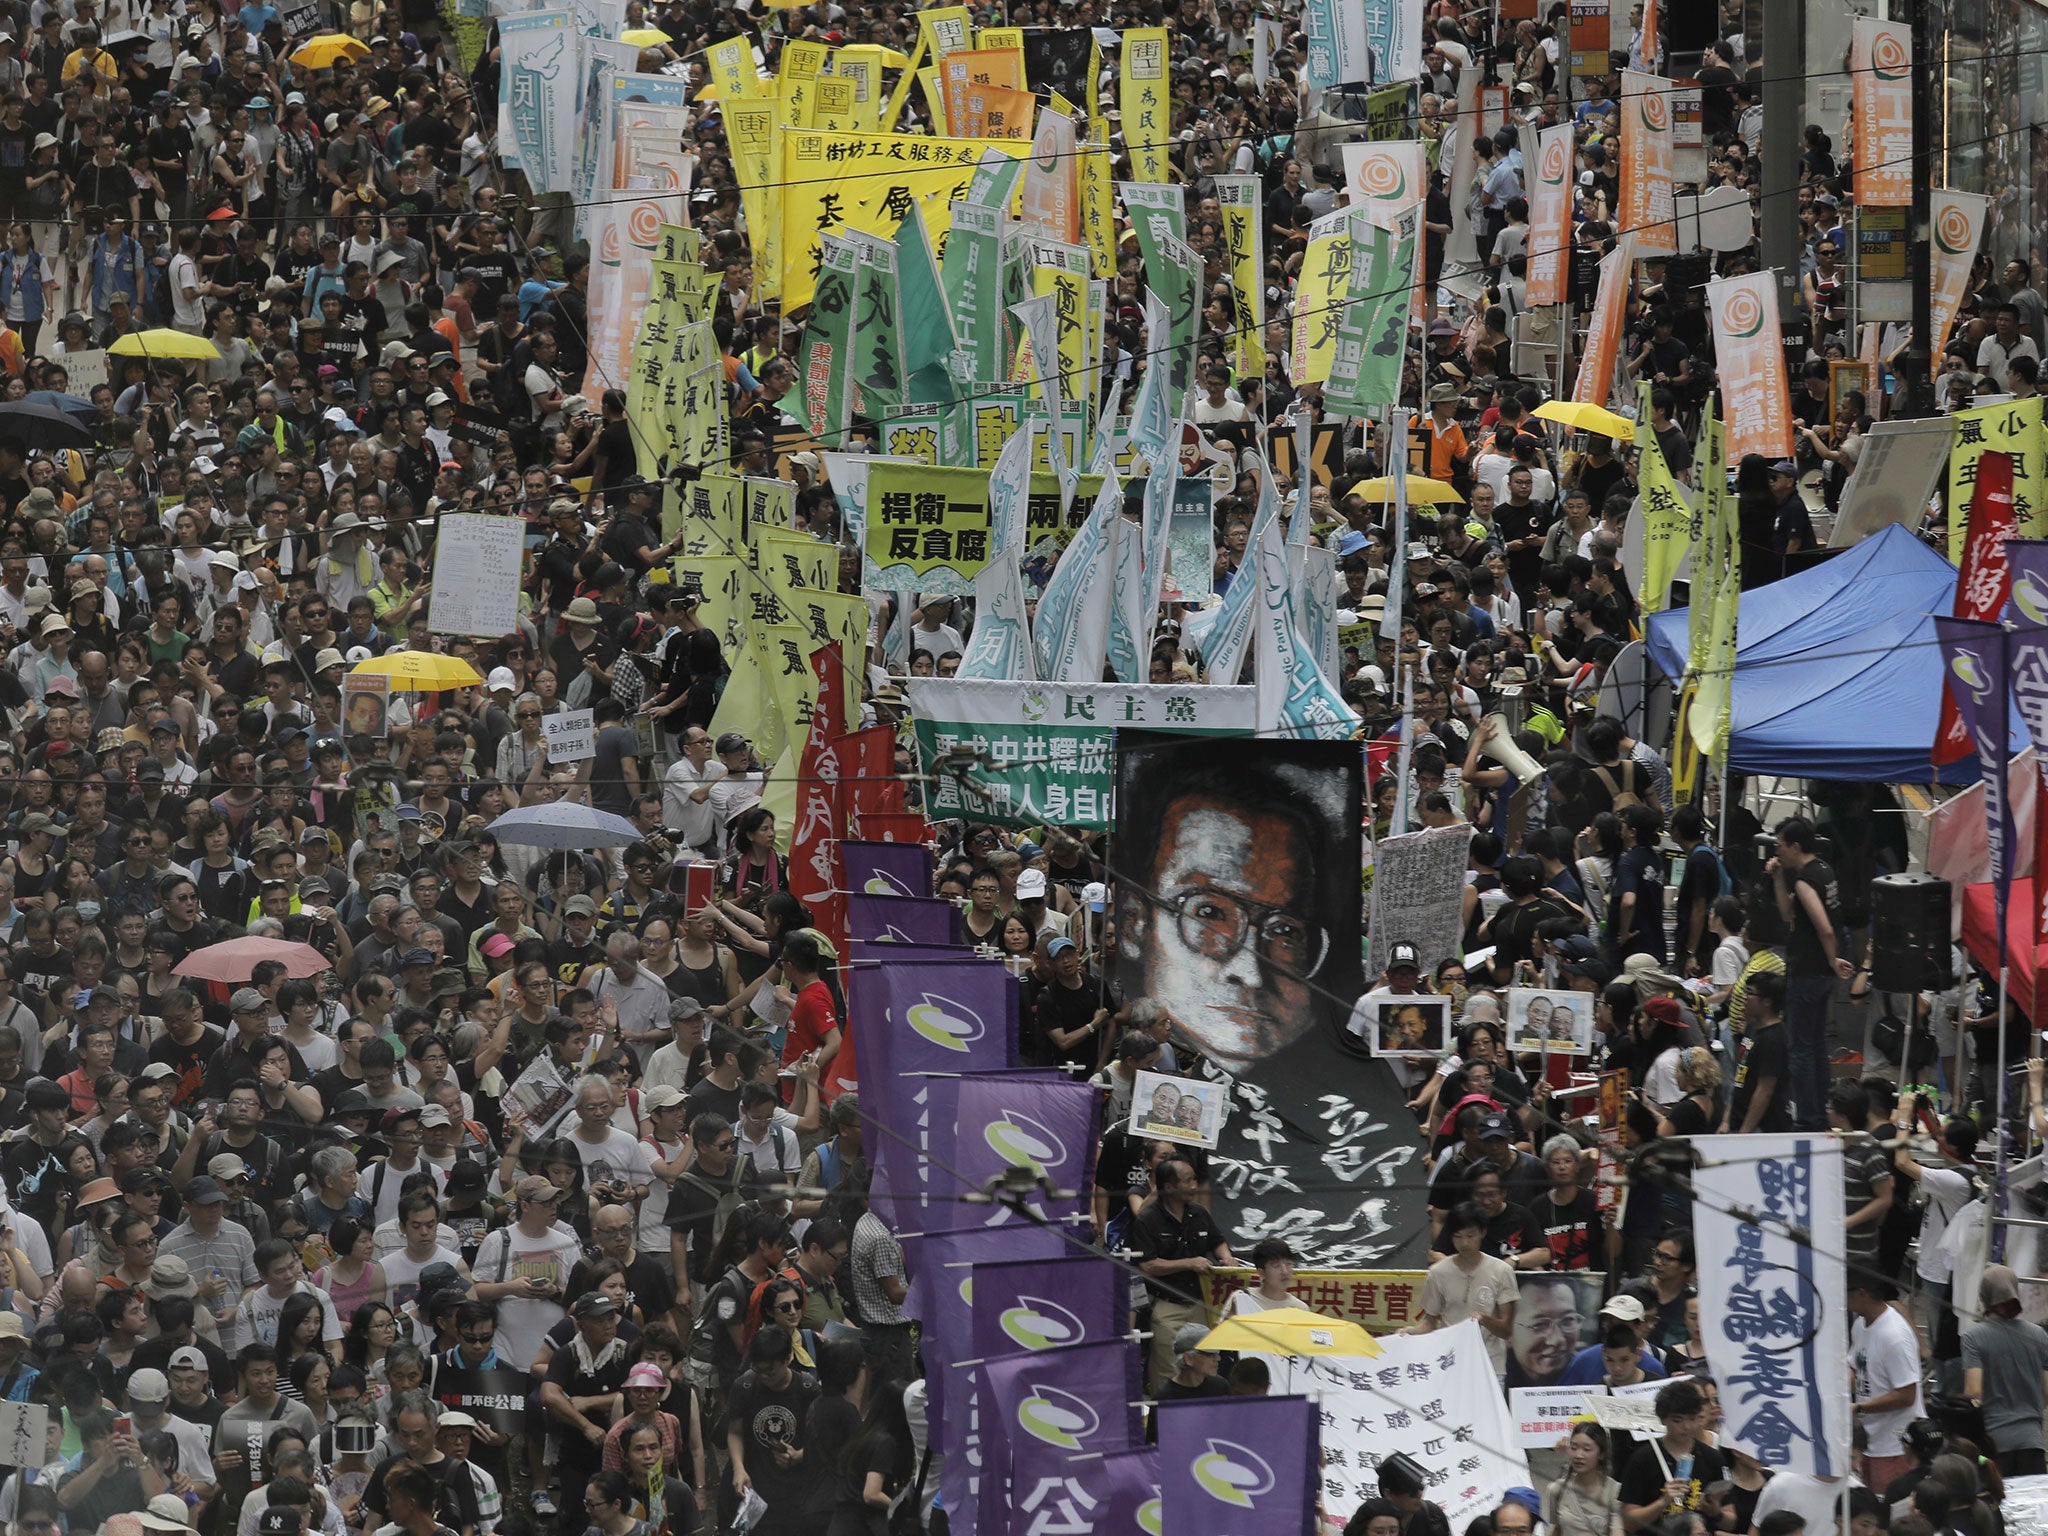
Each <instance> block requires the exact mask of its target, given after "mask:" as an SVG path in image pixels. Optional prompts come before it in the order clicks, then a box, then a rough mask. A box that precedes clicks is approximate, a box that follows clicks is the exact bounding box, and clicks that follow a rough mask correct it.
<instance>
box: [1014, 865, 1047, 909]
mask: <svg viewBox="0 0 2048 1536" xmlns="http://www.w3.org/2000/svg"><path fill="white" fill-rule="evenodd" d="M1044 894H1045V871H1044V870H1042V869H1027V870H1025V871H1024V872H1023V873H1022V874H1020V875H1018V876H1017V899H1018V900H1019V901H1036V900H1038V899H1039V898H1040V897H1041V896H1043V895H1044Z"/></svg>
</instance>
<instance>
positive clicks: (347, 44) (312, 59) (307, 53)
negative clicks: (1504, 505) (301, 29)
mask: <svg viewBox="0 0 2048 1536" xmlns="http://www.w3.org/2000/svg"><path fill="white" fill-rule="evenodd" d="M369 56H370V49H369V45H368V44H366V43H362V42H358V41H357V40H356V39H355V38H353V37H348V36H346V35H344V34H343V33H340V32H323V33H321V34H320V36H318V37H309V38H307V39H306V40H305V41H304V42H303V43H301V44H299V46H298V47H297V48H295V49H294V50H292V54H291V61H292V62H293V63H294V64H300V65H303V66H305V67H306V68H307V69H332V68H334V66H335V65H337V64H340V63H344V62H346V63H354V62H355V61H356V60H357V59H367V58H368V57H369Z"/></svg>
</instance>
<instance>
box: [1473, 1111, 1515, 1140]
mask: <svg viewBox="0 0 2048 1536" xmlns="http://www.w3.org/2000/svg"><path fill="white" fill-rule="evenodd" d="M1479 1136H1480V1139H1481V1140H1482V1141H1483V1140H1485V1139H1486V1138H1487V1137H1489V1136H1505V1137H1508V1138H1510V1139H1512V1138H1513V1136H1514V1132H1513V1131H1511V1130H1510V1129H1509V1128H1508V1117H1507V1116H1506V1115H1501V1114H1493V1115H1488V1116H1487V1117H1486V1118H1485V1119H1484V1120H1481V1121H1480V1122H1479Z"/></svg>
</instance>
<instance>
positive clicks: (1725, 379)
mask: <svg viewBox="0 0 2048 1536" xmlns="http://www.w3.org/2000/svg"><path fill="white" fill-rule="evenodd" d="M1776 281H1777V279H1776V277H1775V275H1774V274H1772V273H1769V272H1752V273H1750V274H1749V275H1748V276H1747V277H1724V278H1722V279H1720V280H1719V281H1718V282H1712V283H1709V284H1707V312H1708V315H1709V317H1710V318H1711V319H1712V321H1713V324H1714V352H1715V355H1716V357H1717V358H1718V359H1719V362H1720V368H1721V417H1722V419H1723V420H1724V421H1726V422H1727V423H1728V438H1727V447H1728V461H1729V462H1730V463H1731V464H1732V463H1734V462H1735V461H1736V460H1737V459H1739V458H1741V457H1742V456H1743V455H1744V454H1746V453H1760V454H1762V455H1763V456H1764V457H1765V458H1767V459H1788V458H1790V457H1791V456H1792V393H1791V388H1790V386H1789V385H1788V383H1787V381H1786V372H1785V347H1784V344H1783V341H1782V339H1781V337H1780V335H1779V331H1778V294H1777V288H1776Z"/></svg>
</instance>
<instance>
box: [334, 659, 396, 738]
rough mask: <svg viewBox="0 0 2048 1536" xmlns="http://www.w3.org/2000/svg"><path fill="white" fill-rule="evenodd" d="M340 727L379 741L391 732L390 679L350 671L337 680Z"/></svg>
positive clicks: (380, 675)
mask: <svg viewBox="0 0 2048 1536" xmlns="http://www.w3.org/2000/svg"><path fill="white" fill-rule="evenodd" d="M341 692H342V704H341V728H342V730H343V731H344V732H346V733H347V734H348V735H350V736H369V737H372V738H374V739H375V740H378V741H382V740H383V739H384V738H385V737H386V736H387V735H389V734H390V732H391V679H390V678H388V677H385V676H384V675H383V674H381V673H371V674H368V675H364V674H360V673H355V672H351V673H349V674H348V676H346V677H344V678H343V679H342V680H341Z"/></svg>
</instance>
